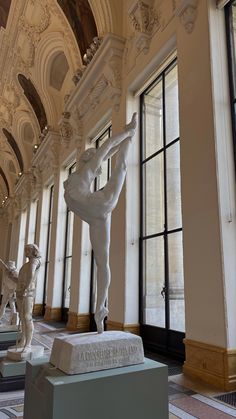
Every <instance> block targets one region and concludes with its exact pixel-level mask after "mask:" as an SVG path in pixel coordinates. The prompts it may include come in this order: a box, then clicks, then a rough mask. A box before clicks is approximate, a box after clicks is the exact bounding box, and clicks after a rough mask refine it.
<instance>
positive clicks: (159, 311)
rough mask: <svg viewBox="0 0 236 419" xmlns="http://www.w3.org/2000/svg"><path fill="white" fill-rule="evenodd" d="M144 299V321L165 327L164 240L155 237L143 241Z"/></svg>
mask: <svg viewBox="0 0 236 419" xmlns="http://www.w3.org/2000/svg"><path fill="white" fill-rule="evenodd" d="M143 246H144V249H143V255H144V261H143V263H144V272H143V274H144V284H145V289H144V301H143V322H144V323H145V324H149V325H154V326H159V327H165V300H164V298H163V297H162V295H161V291H162V289H163V286H164V281H165V278H164V240H163V237H155V238H153V239H149V240H145V241H144V242H143Z"/></svg>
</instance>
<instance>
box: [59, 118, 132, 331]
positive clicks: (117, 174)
mask: <svg viewBox="0 0 236 419" xmlns="http://www.w3.org/2000/svg"><path fill="white" fill-rule="evenodd" d="M136 125H137V115H136V113H134V114H133V116H132V119H131V122H130V123H129V124H128V125H126V127H125V129H124V131H123V132H121V133H120V134H118V135H114V136H112V137H111V138H109V139H107V140H106V141H105V142H104V143H103V144H102V145H101V147H99V148H98V149H95V148H89V149H87V150H86V151H84V152H83V153H82V155H81V156H80V159H79V167H78V169H77V170H76V172H74V173H72V174H71V175H70V176H69V178H68V179H67V180H66V181H65V182H64V188H65V194H64V197H65V201H66V203H67V205H68V207H69V208H70V209H71V211H73V212H74V213H75V214H76V215H78V216H79V217H80V218H81V219H82V220H83V221H85V222H87V223H88V225H89V234H90V241H91V245H92V248H93V252H94V258H95V262H96V265H97V302H96V311H95V322H96V325H97V331H98V333H102V332H103V331H104V324H103V322H104V318H105V317H106V316H107V314H108V309H107V307H106V306H105V304H106V300H107V295H108V287H109V284H110V276H111V274H110V267H109V249H110V225H111V213H112V211H113V210H114V208H115V206H116V204H117V202H118V198H119V196H120V192H121V189H122V186H123V183H124V180H125V176H126V171H127V155H128V150H129V147H130V144H131V139H132V137H133V136H134V134H135V129H136ZM115 153H116V164H115V168H114V170H113V172H112V174H111V177H110V179H109V180H108V182H107V184H106V185H105V187H104V188H103V189H101V190H98V191H96V192H91V186H92V183H93V181H94V179H95V178H96V177H97V176H99V175H100V174H101V165H102V163H103V162H104V161H105V160H107V159H109V158H110V157H111V156H112V155H114V154H115Z"/></svg>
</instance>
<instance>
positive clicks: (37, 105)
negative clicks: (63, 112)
mask: <svg viewBox="0 0 236 419" xmlns="http://www.w3.org/2000/svg"><path fill="white" fill-rule="evenodd" d="M18 81H19V83H20V85H21V87H22V89H23V91H24V94H25V97H26V98H27V100H28V102H29V103H30V105H31V107H32V109H33V111H34V113H35V115H36V117H37V119H38V123H39V126H40V130H41V131H43V130H44V128H45V127H46V126H47V124H48V122H47V116H46V112H45V109H44V106H43V103H42V100H41V98H40V96H39V94H38V92H37V90H36V88H35V86H34V84H33V83H32V81H31V80H30V78H27V77H25V76H24V74H22V73H20V74H18Z"/></svg>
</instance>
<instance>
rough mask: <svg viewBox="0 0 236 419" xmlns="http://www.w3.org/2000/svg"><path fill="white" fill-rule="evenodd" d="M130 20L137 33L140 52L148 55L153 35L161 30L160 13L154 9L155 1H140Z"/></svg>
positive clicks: (132, 11)
mask: <svg viewBox="0 0 236 419" xmlns="http://www.w3.org/2000/svg"><path fill="white" fill-rule="evenodd" d="M129 18H130V20H131V23H132V25H133V28H134V30H135V32H136V47H137V49H138V51H143V52H144V53H147V52H148V50H149V46H150V42H151V38H152V36H153V34H154V33H155V32H156V31H157V30H158V29H159V28H160V12H157V11H156V9H155V8H154V7H153V0H145V1H142V0H138V1H137V2H136V3H135V5H134V6H133V8H132V9H130V11H129Z"/></svg>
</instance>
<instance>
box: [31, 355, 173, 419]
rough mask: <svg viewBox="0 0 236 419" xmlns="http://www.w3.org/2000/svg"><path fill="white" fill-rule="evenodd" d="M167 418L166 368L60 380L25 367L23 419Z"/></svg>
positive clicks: (39, 367)
mask: <svg viewBox="0 0 236 419" xmlns="http://www.w3.org/2000/svg"><path fill="white" fill-rule="evenodd" d="M32 418H34V419H65V418H69V419H92V418H95V419H144V418H145V419H153V418H155V419H168V374H167V366H165V365H162V364H160V363H158V362H155V361H152V360H150V359H145V363H143V364H139V365H132V366H129V367H122V368H115V369H110V370H104V371H96V372H90V373H85V374H78V375H66V374H64V373H63V372H61V371H60V370H58V369H57V368H55V367H53V366H52V365H51V364H49V363H42V362H40V359H36V360H33V361H29V362H27V366H26V383H25V405H24V419H32Z"/></svg>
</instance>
